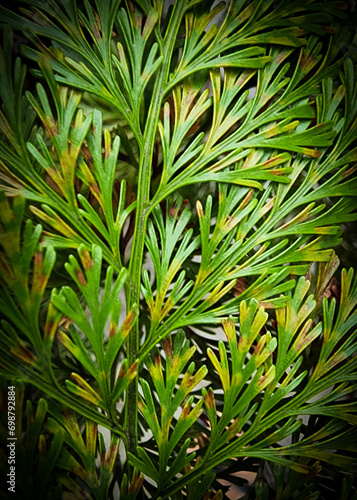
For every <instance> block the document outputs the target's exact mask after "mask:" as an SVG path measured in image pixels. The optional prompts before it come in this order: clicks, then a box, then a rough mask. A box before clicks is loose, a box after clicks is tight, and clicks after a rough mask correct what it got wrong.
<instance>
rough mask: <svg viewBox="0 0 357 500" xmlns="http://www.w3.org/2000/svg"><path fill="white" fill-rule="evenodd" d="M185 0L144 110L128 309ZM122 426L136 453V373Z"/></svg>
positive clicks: (136, 297)
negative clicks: (166, 92)
mask: <svg viewBox="0 0 357 500" xmlns="http://www.w3.org/2000/svg"><path fill="white" fill-rule="evenodd" d="M185 7H186V2H184V1H182V2H176V3H175V5H174V9H173V12H172V16H171V19H170V23H169V25H168V28H167V32H166V36H165V39H164V43H163V62H162V65H161V67H160V69H159V73H158V76H157V79H156V82H155V87H154V91H153V96H152V100H151V104H150V108H149V112H148V121H147V124H146V127H145V132H144V139H143V144H144V147H143V150H142V154H141V157H140V164H139V173H138V194H137V208H136V216H135V230H134V236H133V246H132V250H131V258H130V265H129V276H130V288H131V289H130V295H129V300H128V310H129V309H130V308H131V307H132V306H133V305H134V304H139V301H140V286H141V269H142V262H143V256H144V241H145V234H146V226H147V220H148V216H149V208H150V181H151V170H152V169H151V165H152V156H153V150H154V144H155V137H156V132H157V125H158V121H159V115H160V109H161V103H162V99H163V94H164V86H165V84H166V82H167V79H168V75H169V69H170V62H171V55H172V51H173V49H174V44H175V40H176V35H177V32H178V29H179V26H180V23H181V19H182V16H183V13H184V11H185ZM139 332H140V329H139V324H138V323H137V325H136V326H135V328H133V329H132V331H131V332H130V334H129V339H128V361H129V366H131V365H132V364H133V363H134V362H135V361H136V359H137V357H138V351H139ZM125 421H126V428H127V433H128V442H129V451H130V452H131V453H133V454H136V449H137V441H138V439H137V421H138V377H136V379H135V381H133V383H132V384H131V385H130V390H129V391H128V392H127V401H126V412H125Z"/></svg>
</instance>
